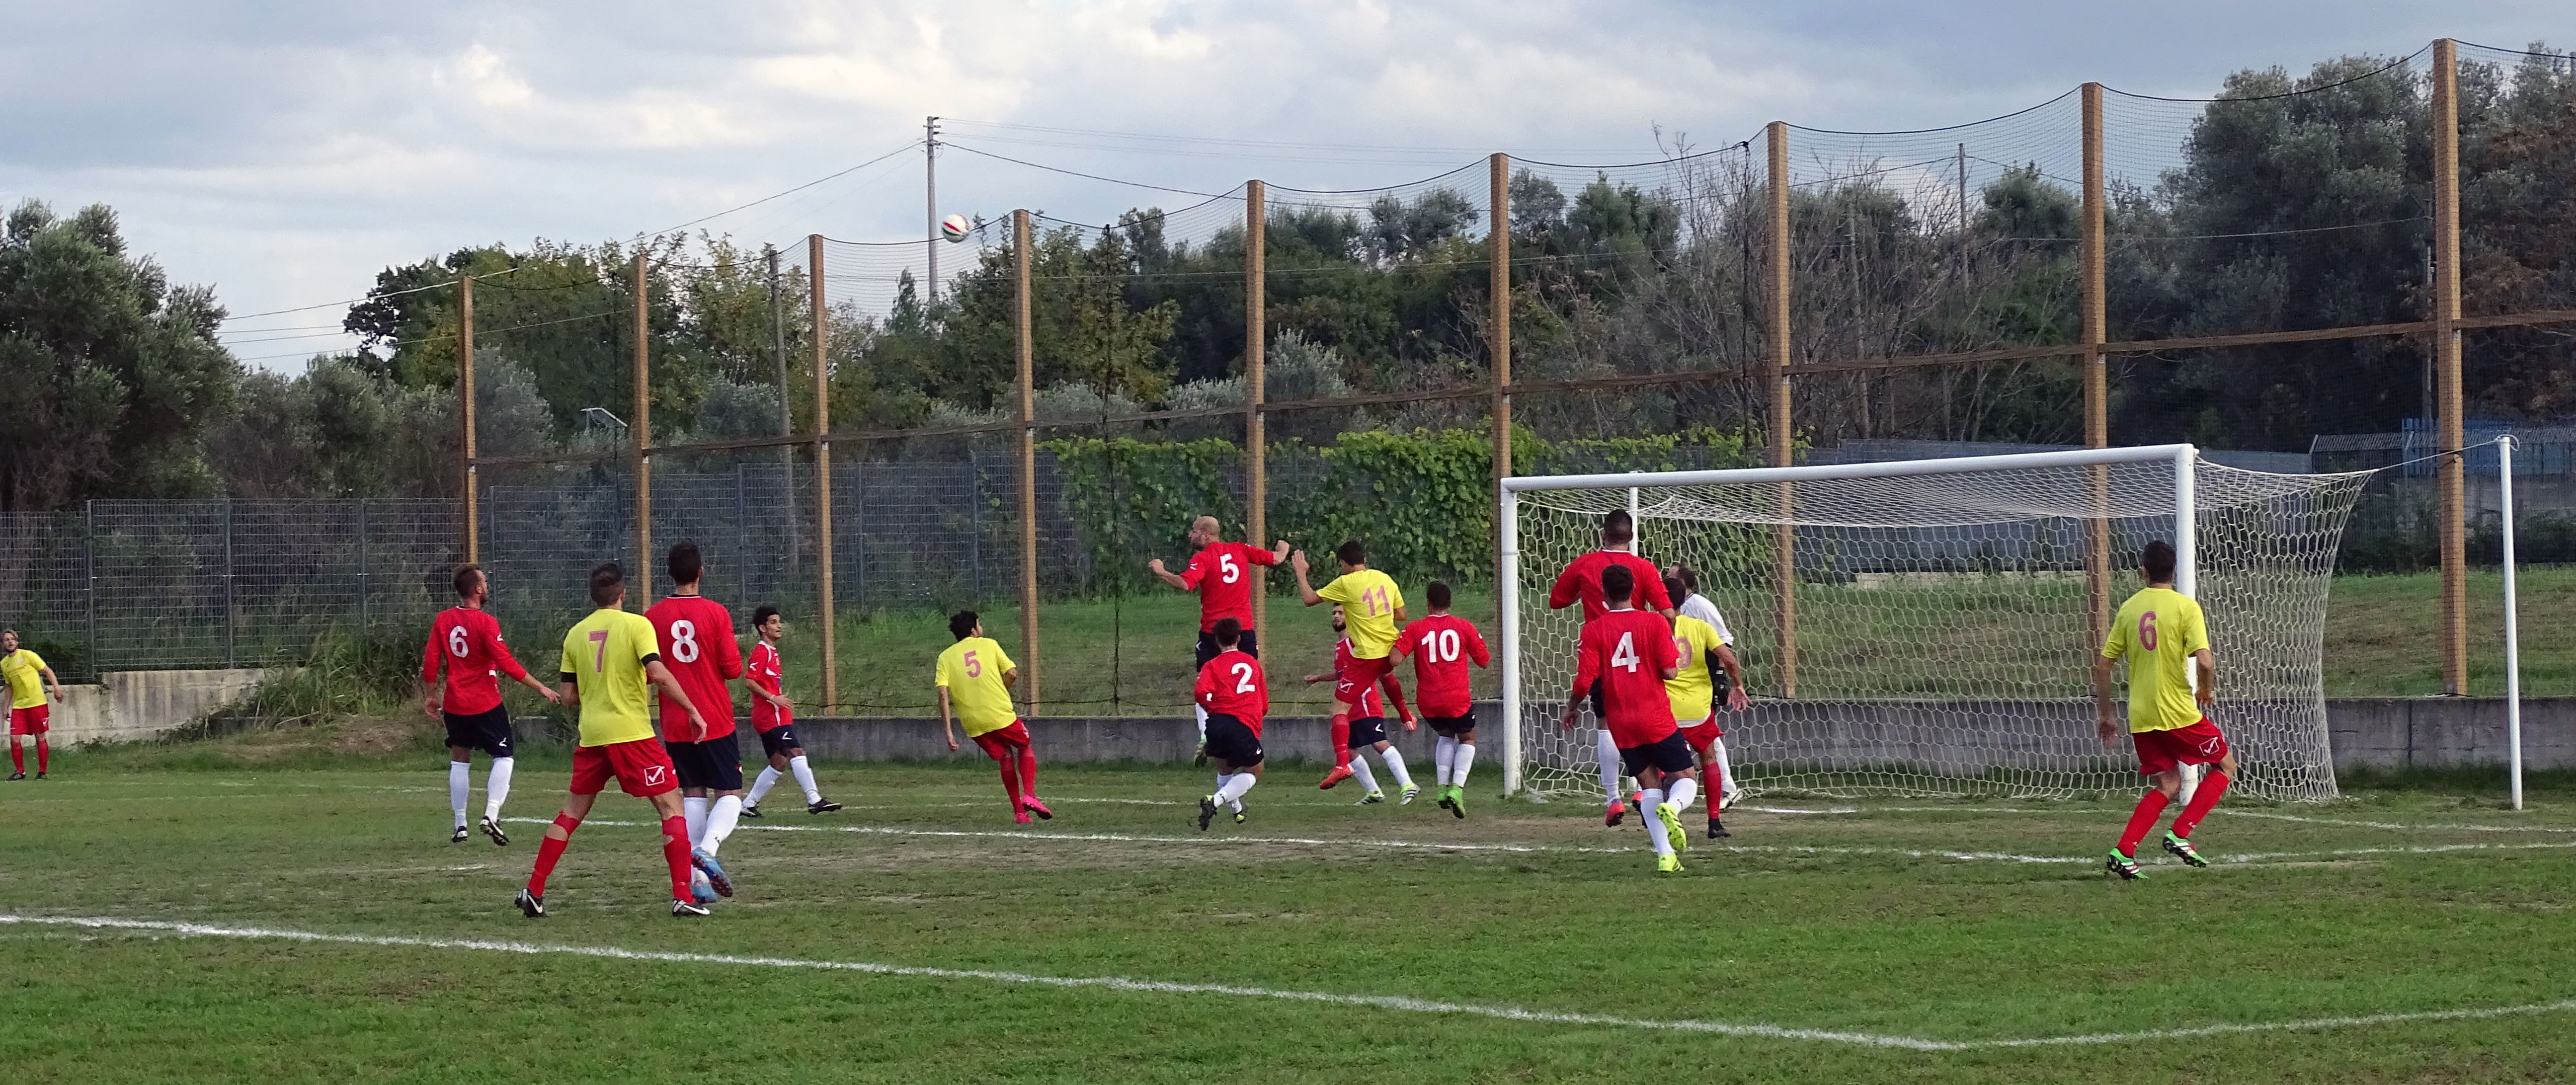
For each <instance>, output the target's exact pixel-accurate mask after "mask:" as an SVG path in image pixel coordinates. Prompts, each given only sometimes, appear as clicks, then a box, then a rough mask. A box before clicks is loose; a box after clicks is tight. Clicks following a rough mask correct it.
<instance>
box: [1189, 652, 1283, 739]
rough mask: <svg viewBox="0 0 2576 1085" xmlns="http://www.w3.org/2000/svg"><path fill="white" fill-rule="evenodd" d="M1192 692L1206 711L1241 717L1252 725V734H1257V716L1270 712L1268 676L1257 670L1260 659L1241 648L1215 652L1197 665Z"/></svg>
mask: <svg viewBox="0 0 2576 1085" xmlns="http://www.w3.org/2000/svg"><path fill="white" fill-rule="evenodd" d="M1192 695H1193V696H1194V697H1196V698H1197V700H1198V702H1199V705H1200V707H1202V708H1205V709H1207V710H1208V714H1209V715H1212V716H1232V717H1234V718H1236V719H1239V720H1242V721H1243V725H1244V726H1246V727H1249V728H1252V737H1254V738H1259V737H1261V717H1263V716H1267V715H1269V714H1270V680H1269V679H1268V678H1265V677H1263V676H1262V674H1261V661H1260V660H1258V659H1254V658H1252V657H1251V656H1249V655H1246V654H1244V652H1243V649H1240V648H1228V649H1226V650H1225V651H1222V652H1218V653H1217V654H1216V658H1215V659H1211V660H1208V661H1207V666H1204V667H1201V668H1199V684H1198V687H1197V688H1196V689H1195V690H1193V691H1192Z"/></svg>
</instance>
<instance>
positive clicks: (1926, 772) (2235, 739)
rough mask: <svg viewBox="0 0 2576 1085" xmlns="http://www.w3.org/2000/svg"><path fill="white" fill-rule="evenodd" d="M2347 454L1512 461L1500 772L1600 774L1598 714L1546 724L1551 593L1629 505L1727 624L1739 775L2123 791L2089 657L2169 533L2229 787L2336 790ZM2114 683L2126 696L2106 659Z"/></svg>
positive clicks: (1829, 790)
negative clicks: (1714, 467)
mask: <svg viewBox="0 0 2576 1085" xmlns="http://www.w3.org/2000/svg"><path fill="white" fill-rule="evenodd" d="M2366 477H2367V473H2354V474H2331V475H2279V474H2270V473H2265V472H2259V471H2245V470H2238V469H2235V468H2230V467H2224V466H2220V465H2218V464H2213V463H2209V462H2206V461H2204V460H2201V459H2200V458H2199V457H2198V455H2197V454H2196V453H2195V452H2194V451H2193V449H2192V448H2191V446H2189V445H2170V446H2157V447H2151V448H2124V449H2101V450H2089V451H2078V452H2052V453H2037V454H2029V455H2016V456H1985V457H1973V458H1963V459H1947V460H1920V461H1910V462H1898V463H1876V464H1836V465H1828V466H1816V467H1791V468H1772V469H1752V470H1739V471H1682V472H1659V473H1636V474H1626V475H1590V476H1557V477H1534V478H1514V479H1508V480H1505V482H1504V484H1503V486H1504V493H1503V504H1502V508H1501V510H1500V511H1501V519H1502V524H1503V529H1504V540H1505V541H1504V571H1505V576H1504V593H1505V594H1504V600H1503V638H1502V641H1503V643H1502V657H1503V658H1502V664H1503V676H1502V677H1503V684H1504V700H1505V703H1504V706H1503V708H1504V717H1505V719H1507V720H1509V721H1511V722H1512V723H1513V724H1514V725H1515V726H1514V727H1512V728H1511V729H1510V731H1509V732H1508V733H1509V741H1510V742H1511V743H1512V747H1513V748H1511V749H1508V750H1506V751H1505V766H1506V768H1505V772H1506V776H1507V779H1506V780H1505V783H1504V786H1505V788H1506V789H1507V790H1510V791H1514V792H1519V791H1521V790H1523V789H1527V790H1528V791H1531V792H1535V793H1538V794H1541V795H1545V794H1565V795H1576V794H1582V795H1590V796H1595V797H1598V796H1600V795H1601V779H1600V775H1599V768H1598V760H1597V755H1596V746H1595V737H1594V735H1595V728H1596V726H1597V725H1598V722H1599V721H1597V720H1596V719H1594V718H1593V716H1592V712H1591V709H1590V707H1589V706H1588V705H1586V706H1584V707H1583V708H1582V709H1581V710H1580V715H1579V717H1578V722H1577V725H1576V727H1575V728H1574V729H1573V730H1572V731H1571V732H1565V731H1560V730H1559V727H1558V720H1559V717H1560V715H1561V713H1562V712H1563V711H1564V707H1565V702H1566V695H1567V693H1568V691H1569V689H1570V688H1571V686H1572V684H1573V677H1574V645H1575V641H1576V637H1577V635H1578V633H1579V632H1580V629H1581V626H1582V618H1583V615H1582V609H1581V606H1580V604H1577V605H1574V606H1569V607H1566V608H1564V609H1561V610H1560V609H1552V608H1550V607H1549V606H1548V597H1549V589H1550V588H1551V586H1552V585H1553V584H1554V582H1555V580H1556V578H1557V576H1558V574H1559V573H1560V572H1561V571H1562V570H1564V569H1565V567H1566V565H1567V564H1568V563H1569V562H1571V561H1573V560H1574V559H1575V558H1577V557H1580V556H1581V555H1583V554H1585V553H1587V552H1589V551H1592V550H1595V549H1598V548H1599V547H1600V540H1601V529H1602V526H1603V520H1604V516H1605V514H1607V513H1609V512H1611V511H1613V510H1617V509H1627V510H1630V511H1631V512H1632V513H1633V514H1634V515H1635V518H1636V521H1637V535H1638V539H1637V542H1636V548H1637V550H1638V552H1639V553H1640V554H1641V555H1642V556H1644V557H1646V558H1647V559H1649V560H1651V561H1653V562H1655V564H1656V565H1657V566H1658V567H1659V568H1663V569H1666V570H1671V569H1672V568H1673V567H1674V566H1676V565H1686V566H1689V567H1690V568H1691V569H1692V570H1693V571H1694V572H1695V573H1696V574H1697V576H1698V579H1699V591H1700V594H1702V595H1705V596H1707V597H1708V598H1709V599H1710V600H1711V601H1712V602H1714V603H1715V604H1716V605H1717V607H1718V609H1719V611H1720V613H1721V614H1723V616H1724V617H1725V620H1726V623H1727V625H1728V626H1729V627H1730V628H1729V632H1730V633H1731V634H1732V638H1733V645H1734V650H1735V652H1736V655H1737V658H1738V660H1739V661H1740V662H1741V664H1742V666H1743V669H1744V677H1745V686H1746V688H1747V692H1748V693H1750V694H1751V695H1752V697H1753V704H1752V706H1751V708H1749V709H1748V710H1747V711H1743V712H1732V713H1729V712H1723V711H1721V712H1720V714H1719V722H1720V724H1721V725H1722V726H1723V727H1724V729H1725V732H1726V745H1727V749H1728V752H1729V754H1730V761H1731V762H1732V766H1733V769H1734V773H1735V776H1736V780H1737V783H1738V784H1739V785H1740V786H1743V787H1745V788H1747V789H1748V791H1749V792H1750V793H1752V794H1756V795H1759V794H1766V793H1768V794H1773V795H1779V794H1806V795H1815V796H1860V795H2029V796H2072V795H2083V794H2091V793H2107V792H2119V793H2130V792H2134V791H2136V790H2137V789H2138V787H2139V785H2140V779H2139V777H2138V775H2137V769H2136V761H2135V758H2134V755H2133V754H2132V753H2131V752H2130V750H2129V748H2128V745H2127V743H2126V742H2122V743H2120V744H2119V746H2118V748H2115V749H2105V748H2104V747H2103V745H2102V744H2101V742H2100V741H2099V739H2098V738H2097V737H2096V735H2095V732H2094V713H2093V705H2092V679H2091V666H2092V660H2093V659H2094V658H2095V654H2096V651H2097V650H2098V648H2099V646H2100V641H2101V637H2100V633H2099V632H2098V630H2099V629H2101V628H2102V627H2103V625H2104V623H2107V621H2108V620H2109V616H2110V614H2111V613H2112V612H2113V611H2115V610H2116V609H2117V607H2118V606H2119V604H2120V602H2121V601H2122V600H2124V599H2126V598H2127V596H2128V595H2129V593H2131V592H2134V591H2136V590H2138V589H2139V588H2140V587H2142V586H2143V584H2142V583H2141V581H2140V580H2139V577H2138V573H2137V571H2136V570H2137V567H2138V558H2139V554H2140V552H2141V550H2142V549H2143V548H2144V547H2145V546H2146V544H2147V543H2148V542H2150V541H2153V540H2156V539H2164V540H2167V541H2170V542H2172V543H2174V545H2175V549H2176V550H2177V552H2178V556H2179V558H2180V566H2181V567H2180V569H2179V570H2178V575H2177V578H2176V579H2177V584H2176V587H2177V588H2178V589H2179V590H2181V591H2183V592H2184V593H2186V594H2190V595H2193V596H2194V597H2196V598H2198V599H2199V600H2200V601H2201V604H2202V607H2203V609H2204V610H2205V611H2206V612H2207V615H2208V619H2209V632H2210V639H2211V643H2212V647H2213V649H2214V651H2215V653H2216V655H2217V657H2218V661H2219V663H2218V666H2219V670H2218V673H2219V688H2218V697H2219V699H2218V703H2217V706H2216V708H2214V709H2213V710H2212V718H2213V719H2214V720H2215V721H2216V722H2217V723H2218V725H2219V727H2220V728H2221V729H2222V730H2223V731H2225V732H2226V734H2227V736H2228V741H2229V743H2230V744H2231V745H2232V746H2233V747H2234V749H2235V752H2236V757H2237V760H2238V762H2239V763H2240V776H2241V779H2240V780H2239V781H2238V783H2237V785H2236V786H2237V787H2240V788H2243V789H2245V793H2247V794H2252V795H2259V796H2263V797H2267V798H2274V799H2291V800H2308V801H2315V800H2323V799H2327V798H2331V797H2333V796H2334V794H2335V782H2334V767H2333V762H2332V760H2331V758H2330V757H2329V755H2328V752H2327V746H2326V721H2325V693H2324V675H2323V666H2322V658H2323V653H2324V635H2325V633H2324V629H2325V612H2326V593H2327V589H2328V586H2329V583H2330V579H2331V576H2332V574H2333V570H2334V556H2335V548H2336V544H2337V542H2338V540H2339V538H2340V537H2341V535H2342V532H2343V525H2344V520H2345V518H2346V516H2347V514H2348V513H2349V512H2350V511H2351V509H2352V506H2353V501H2354V498H2355V496H2356V495H2357V494H2358V492H2359V491H2360V488H2361V485H2362V483H2363V481H2364V480H2365V479H2366ZM2116 680H2117V681H2118V682H2119V683H2120V686H2119V687H2118V692H2120V694H2121V695H2122V696H2123V697H2125V692H2126V685H2125V683H2126V674H2125V665H2124V666H2123V667H2122V669H2121V672H2120V673H2119V674H2118V677H2117V679H2116ZM2120 719H2121V720H2122V721H2123V722H2124V724H2125V721H2126V719H2127V716H2126V709H2125V707H2124V708H2122V709H2121V716H2120Z"/></svg>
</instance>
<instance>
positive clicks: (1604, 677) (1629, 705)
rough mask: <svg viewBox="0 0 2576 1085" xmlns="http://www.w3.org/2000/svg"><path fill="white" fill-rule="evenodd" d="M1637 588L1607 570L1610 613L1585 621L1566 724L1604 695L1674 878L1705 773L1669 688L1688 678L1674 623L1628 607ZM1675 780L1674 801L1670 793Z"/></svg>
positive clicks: (1604, 589) (1614, 734) (1631, 578)
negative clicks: (1689, 810)
mask: <svg viewBox="0 0 2576 1085" xmlns="http://www.w3.org/2000/svg"><path fill="white" fill-rule="evenodd" d="M1636 586H1637V581H1636V575H1635V574H1634V573H1631V572H1630V571H1629V570H1628V567H1627V566H1626V565H1622V564H1613V565H1611V566H1609V567H1607V568H1605V569H1603V570H1601V598H1602V602H1603V603H1604V604H1605V607H1606V609H1604V610H1603V611H1602V612H1601V616H1600V617H1598V618H1594V619H1592V620H1591V621H1588V622H1585V623H1583V637H1582V639H1581V640H1580V641H1578V642H1577V643H1576V645H1575V649H1574V652H1575V670H1574V688H1573V690H1572V691H1571V692H1569V693H1567V694H1566V699H1565V718H1564V719H1563V720H1561V721H1559V722H1558V726H1559V727H1560V728H1561V729H1563V730H1568V731H1571V730H1573V729H1574V720H1575V716H1576V714H1577V713H1579V712H1581V711H1582V709H1583V699H1584V695H1585V694H1586V693H1589V692H1593V691H1596V690H1597V691H1598V692H1599V693H1600V700H1599V702H1598V703H1599V704H1600V705H1601V708H1600V712H1601V728H1602V730H1604V731H1606V732H1608V733H1609V734H1610V736H1611V738H1612V740H1613V741H1614V742H1616V743H1617V744H1618V747H1619V756H1620V758H1621V760H1623V761H1624V762H1626V764H1627V767H1628V771H1629V772H1630V773H1631V774H1632V775H1634V776H1636V777H1637V783H1638V784H1639V785H1641V786H1642V787H1643V788H1644V800H1643V801H1644V802H1645V803H1646V804H1647V805H1648V806H1649V807H1650V808H1651V809H1653V810H1654V812H1655V820H1653V821H1648V822H1647V823H1646V836H1647V837H1648V838H1649V839H1651V840H1652V841H1653V842H1654V846H1655V869H1656V870H1659V871H1664V872H1668V873H1673V872H1679V871H1680V870H1681V868H1682V862H1681V857H1680V856H1678V855H1676V854H1674V853H1675V852H1677V851H1680V850H1682V849H1685V848H1688V847H1690V835H1689V834H1688V833H1685V832H1683V831H1682V809H1683V808H1684V807H1687V806H1689V805H1690V802H1691V799H1692V798H1693V797H1694V796H1695V795H1696V793H1697V790H1698V772H1699V769H1698V766H1696V765H1694V764H1693V763H1692V762H1691V749H1690V744H1689V743H1687V742H1684V741H1682V734H1681V730H1680V729H1679V728H1677V727H1675V726H1673V702H1672V698H1671V697H1670V696H1669V695H1667V694H1666V693H1665V691H1664V683H1665V682H1667V681H1669V680H1671V679H1672V678H1673V677H1674V676H1675V675H1677V674H1679V673H1681V667H1680V663H1681V656H1680V653H1679V652H1677V651H1676V650H1675V649H1674V648H1673V626H1672V623H1671V622H1668V621H1666V620H1664V617H1663V616H1662V615H1660V614H1656V613H1653V612H1651V611H1644V610H1638V609H1636V608H1634V607H1632V606H1629V605H1628V598H1629V596H1630V595H1632V594H1634V593H1635V591H1636ZM1668 781H1669V782H1670V783H1671V785H1672V791H1671V794H1670V796H1669V798H1668V797H1667V795H1666V793H1665V791H1664V785H1665V783H1666V782H1668ZM1657 822H1660V823H1661V824H1657Z"/></svg>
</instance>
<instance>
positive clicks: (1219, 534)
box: [1145, 516, 1288, 752]
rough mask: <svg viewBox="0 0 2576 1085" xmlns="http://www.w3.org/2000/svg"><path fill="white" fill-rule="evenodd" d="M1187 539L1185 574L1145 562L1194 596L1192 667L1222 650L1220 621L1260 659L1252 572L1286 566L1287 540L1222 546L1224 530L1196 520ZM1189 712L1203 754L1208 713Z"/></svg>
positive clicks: (1206, 519) (1209, 519) (1211, 520)
mask: <svg viewBox="0 0 2576 1085" xmlns="http://www.w3.org/2000/svg"><path fill="white" fill-rule="evenodd" d="M1188 538H1189V540H1190V546H1191V547H1192V548H1193V550H1192V553H1191V554H1190V564H1189V566H1188V567H1187V568H1184V569H1182V570H1181V571H1180V572H1177V573H1175V572H1172V571H1171V570H1169V569H1166V568H1164V567H1163V559H1161V558H1155V559H1154V560H1152V561H1148V562H1146V563H1145V568H1146V569H1148V570H1150V571H1152V572H1153V574H1154V575H1155V576H1158V577H1161V578H1163V583H1166V584H1169V585H1171V586H1173V587H1175V588H1178V589H1180V590H1182V591H1186V592H1197V593H1198V597H1199V644H1198V660H1197V662H1196V663H1194V664H1192V665H1193V666H1199V667H1204V666H1207V661H1208V660H1211V659H1215V658H1216V654H1217V653H1218V652H1220V651H1223V650H1224V649H1222V648H1221V647H1219V646H1218V645H1217V642H1216V623H1217V622H1218V621H1219V620H1221V619H1225V618H1232V619H1234V620H1235V622H1236V624H1238V625H1240V626H1242V627H1243V635H1242V639H1241V640H1239V641H1237V642H1236V647H1239V648H1241V649H1243V654H1245V655H1248V656H1252V657H1254V658H1256V659H1257V658H1259V657H1260V656H1261V642H1260V638H1258V637H1257V636H1255V635H1254V632H1253V628H1252V624H1253V623H1252V592H1253V589H1254V587H1256V586H1257V585H1259V584H1260V583H1261V574H1260V573H1257V572H1254V571H1253V570H1254V569H1256V568H1258V567H1260V566H1264V565H1277V564H1279V563H1280V562H1283V561H1286V560H1288V540H1286V539H1281V540H1279V544H1278V545H1277V546H1275V547H1272V548H1271V549H1268V550H1264V549H1262V548H1260V547H1258V546H1254V545H1252V544H1250V543H1239V542H1227V541H1225V536H1224V533H1223V525H1220V524H1218V523H1217V519H1216V517H1213V516H1201V517H1199V518H1198V519H1195V520H1192V521H1190V530H1189V535H1188ZM1190 709H1191V711H1192V712H1194V713H1196V714H1197V716H1198V724H1199V742H1200V745H1201V746H1202V751H1201V752H1205V751H1204V746H1205V745H1206V742H1207V709H1206V708H1204V707H1201V706H1199V705H1195V704H1194V705H1191V706H1190Z"/></svg>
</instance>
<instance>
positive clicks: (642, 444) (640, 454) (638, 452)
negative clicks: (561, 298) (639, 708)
mask: <svg viewBox="0 0 2576 1085" xmlns="http://www.w3.org/2000/svg"><path fill="white" fill-rule="evenodd" d="M645 260H646V254H645V253H643V252H640V251H639V252H637V253H636V254H635V421H634V422H633V423H631V424H629V425H628V426H627V427H626V428H627V430H628V431H629V432H630V433H632V434H633V435H634V437H635V556H636V561H637V565H638V567H637V568H636V570H635V571H634V572H632V573H630V574H628V576H627V578H626V582H627V583H628V584H630V585H633V588H634V590H633V592H632V594H633V595H634V597H635V605H636V606H637V607H638V608H642V607H647V606H651V605H652V603H653V374H652V363H653V348H652V346H651V345H650V341H649V340H648V339H647V338H646V337H647V336H649V335H650V334H651V333H652V324H651V321H650V314H651V312H652V308H653V303H652V301H651V299H650V298H649V297H648V296H647V292H646V290H645V287H646V285H647V284H646V281H645Z"/></svg>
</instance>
